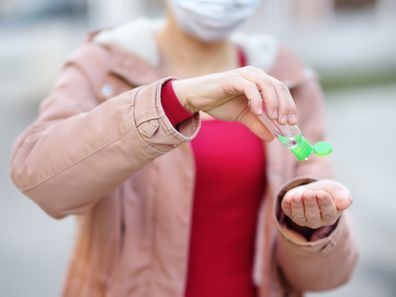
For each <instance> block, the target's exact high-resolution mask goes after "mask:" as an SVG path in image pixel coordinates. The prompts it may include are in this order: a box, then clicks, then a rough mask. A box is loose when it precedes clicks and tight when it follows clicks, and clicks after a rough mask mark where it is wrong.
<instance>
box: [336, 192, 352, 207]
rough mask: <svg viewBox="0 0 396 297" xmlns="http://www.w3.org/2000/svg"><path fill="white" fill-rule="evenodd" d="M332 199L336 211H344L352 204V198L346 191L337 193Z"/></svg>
mask: <svg viewBox="0 0 396 297" xmlns="http://www.w3.org/2000/svg"><path fill="white" fill-rule="evenodd" d="M333 198H334V200H335V205H336V207H337V209H338V210H345V209H347V208H348V207H349V206H350V205H351V204H352V197H351V195H350V193H349V191H347V190H342V191H339V192H337V193H336V194H335V195H334V197H333Z"/></svg>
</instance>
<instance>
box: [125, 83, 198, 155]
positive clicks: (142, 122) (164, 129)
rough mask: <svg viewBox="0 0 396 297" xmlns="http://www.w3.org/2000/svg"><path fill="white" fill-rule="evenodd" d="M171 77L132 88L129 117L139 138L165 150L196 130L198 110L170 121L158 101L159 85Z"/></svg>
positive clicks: (190, 136)
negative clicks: (175, 124)
mask: <svg viewBox="0 0 396 297" xmlns="http://www.w3.org/2000/svg"><path fill="white" fill-rule="evenodd" d="M171 79H172V78H165V79H162V80H159V81H157V82H155V83H153V84H150V85H147V86H142V87H140V88H139V89H137V90H136V92H135V96H134V100H133V107H132V108H133V118H134V121H135V125H136V127H137V131H138V133H139V135H140V136H141V138H142V140H143V141H144V142H145V143H146V144H148V145H150V146H151V147H152V148H154V149H156V150H158V151H159V152H167V151H169V150H171V149H172V148H174V147H176V146H177V145H179V144H181V143H184V142H188V141H191V140H192V139H193V138H194V137H195V136H196V134H197V133H198V131H199V128H200V118H199V113H195V114H193V116H192V117H191V118H188V119H187V120H185V121H184V122H182V123H180V124H179V125H178V129H175V127H174V126H173V125H172V123H171V122H170V120H169V118H168V117H167V115H166V114H165V111H164V109H163V107H162V103H161V90H162V86H163V85H164V84H165V83H166V82H167V81H169V80H171Z"/></svg>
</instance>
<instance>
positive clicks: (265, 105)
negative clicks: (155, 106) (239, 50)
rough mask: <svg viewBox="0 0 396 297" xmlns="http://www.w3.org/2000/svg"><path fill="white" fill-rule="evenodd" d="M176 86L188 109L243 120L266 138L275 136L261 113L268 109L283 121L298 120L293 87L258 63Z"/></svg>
mask: <svg viewBox="0 0 396 297" xmlns="http://www.w3.org/2000/svg"><path fill="white" fill-rule="evenodd" d="M173 88H174V90H175V93H176V95H177V97H178V99H179V101H180V103H181V104H182V105H183V106H184V108H186V109H187V110H189V111H191V112H197V111H204V112H206V113H207V114H209V115H211V116H212V117H214V118H216V119H219V120H224V121H239V122H241V123H243V124H245V125H246V126H247V127H248V128H250V129H251V130H252V131H253V132H254V133H255V134H256V135H257V136H259V137H260V138H262V139H264V140H266V141H270V140H272V139H273V135H272V134H271V133H270V131H269V130H268V129H267V128H266V127H265V126H264V124H263V123H262V122H261V121H260V120H259V119H258V117H257V116H258V115H261V114H262V113H263V112H266V114H267V115H268V117H269V118H270V119H272V120H277V121H278V122H279V123H280V124H285V123H289V124H296V122H297V116H296V105H295V104H294V100H293V98H292V96H291V94H290V92H289V89H288V88H287V87H286V86H285V85H284V84H283V83H282V82H280V81H278V80H276V79H275V78H273V77H271V76H269V75H267V74H266V73H265V72H264V71H262V70H260V69H258V68H255V67H251V66H247V67H243V68H238V69H235V70H231V71H227V72H221V73H215V74H210V75H204V76H199V77H195V78H189V79H182V80H175V81H174V82H173Z"/></svg>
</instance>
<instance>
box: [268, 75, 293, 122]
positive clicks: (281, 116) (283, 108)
mask: <svg viewBox="0 0 396 297" xmlns="http://www.w3.org/2000/svg"><path fill="white" fill-rule="evenodd" d="M272 82H273V85H274V88H275V92H276V95H277V99H278V123H279V124H281V125H285V124H286V123H289V124H292V125H294V124H296V123H297V115H296V110H297V109H296V104H295V103H294V100H293V97H292V95H291V94H290V91H289V89H288V88H287V87H286V85H285V84H284V83H282V82H280V81H278V80H276V79H274V78H272Z"/></svg>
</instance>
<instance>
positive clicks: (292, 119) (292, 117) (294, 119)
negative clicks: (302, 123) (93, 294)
mask: <svg viewBox="0 0 396 297" xmlns="http://www.w3.org/2000/svg"><path fill="white" fill-rule="evenodd" d="M289 122H290V124H296V123H297V116H296V115H295V114H291V115H289Z"/></svg>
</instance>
